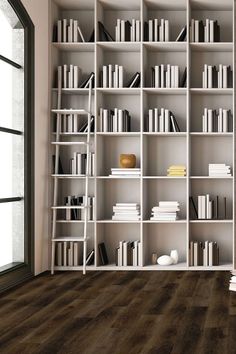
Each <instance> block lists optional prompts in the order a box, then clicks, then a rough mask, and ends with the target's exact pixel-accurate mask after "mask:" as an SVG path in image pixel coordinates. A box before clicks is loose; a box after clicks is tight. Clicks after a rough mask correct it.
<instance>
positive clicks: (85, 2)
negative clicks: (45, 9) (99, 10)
mask: <svg viewBox="0 0 236 354" xmlns="http://www.w3.org/2000/svg"><path fill="white" fill-rule="evenodd" d="M54 2H55V3H56V4H57V5H58V6H59V7H60V8H61V9H63V10H94V0H80V1H78V0H66V1H65V0H54Z"/></svg>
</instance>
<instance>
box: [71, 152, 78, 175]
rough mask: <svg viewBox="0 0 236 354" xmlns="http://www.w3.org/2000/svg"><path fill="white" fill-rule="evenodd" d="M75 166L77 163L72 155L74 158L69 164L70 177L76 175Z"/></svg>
mask: <svg viewBox="0 0 236 354" xmlns="http://www.w3.org/2000/svg"><path fill="white" fill-rule="evenodd" d="M76 165H77V161H76V156H75V154H74V157H73V159H72V163H71V169H72V170H71V173H72V175H76Z"/></svg>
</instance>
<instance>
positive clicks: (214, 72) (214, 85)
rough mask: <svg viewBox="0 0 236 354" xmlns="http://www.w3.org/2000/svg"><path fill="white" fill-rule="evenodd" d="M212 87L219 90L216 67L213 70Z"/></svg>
mask: <svg viewBox="0 0 236 354" xmlns="http://www.w3.org/2000/svg"><path fill="white" fill-rule="evenodd" d="M212 81H213V82H212V86H213V88H217V87H218V72H217V70H216V67H215V65H214V66H213V68H212Z"/></svg>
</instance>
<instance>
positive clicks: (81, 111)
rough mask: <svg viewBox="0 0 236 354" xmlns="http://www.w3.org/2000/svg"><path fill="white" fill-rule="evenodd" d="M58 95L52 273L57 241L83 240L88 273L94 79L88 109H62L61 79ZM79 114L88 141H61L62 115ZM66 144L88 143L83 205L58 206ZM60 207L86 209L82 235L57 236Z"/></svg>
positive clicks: (52, 271)
mask: <svg viewBox="0 0 236 354" xmlns="http://www.w3.org/2000/svg"><path fill="white" fill-rule="evenodd" d="M58 81H59V82H58V96H57V109H53V110H52V112H53V113H55V114H56V141H55V142H53V143H52V144H53V145H55V150H56V151H55V174H54V189H53V206H52V248H51V249H52V254H51V274H54V267H55V253H56V243H57V242H67V241H68V242H81V243H83V274H85V273H86V255H87V239H88V235H87V233H88V208H89V207H91V206H89V204H88V185H89V172H90V171H89V166H91V153H90V130H91V126H90V125H91V114H92V111H91V106H92V80H90V82H89V95H88V110H85V109H73V110H72V109H68V110H67V109H61V95H62V87H61V80H58ZM71 113H74V114H78V115H87V121H88V131H87V137H86V142H81V141H80V142H76V143H74V142H61V141H60V129H61V116H62V115H63V114H71ZM66 145H86V154H87V159H86V174H85V202H84V205H82V206H58V178H59V177H60V175H59V153H60V146H66ZM60 209H84V220H83V221H84V223H83V224H84V225H83V228H84V231H83V235H82V236H64V237H57V236H56V232H57V211H58V210H60Z"/></svg>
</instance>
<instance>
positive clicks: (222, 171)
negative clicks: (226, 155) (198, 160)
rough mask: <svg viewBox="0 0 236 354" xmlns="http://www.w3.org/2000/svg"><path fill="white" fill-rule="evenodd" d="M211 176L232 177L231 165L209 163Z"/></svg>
mask: <svg viewBox="0 0 236 354" xmlns="http://www.w3.org/2000/svg"><path fill="white" fill-rule="evenodd" d="M209 176H210V177H230V176H232V174H231V167H230V166H227V165H226V164H224V163H215V164H211V163H210V164H209Z"/></svg>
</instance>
